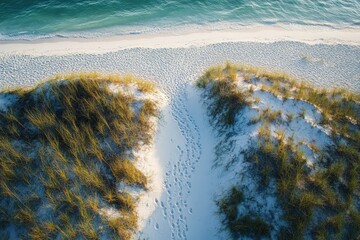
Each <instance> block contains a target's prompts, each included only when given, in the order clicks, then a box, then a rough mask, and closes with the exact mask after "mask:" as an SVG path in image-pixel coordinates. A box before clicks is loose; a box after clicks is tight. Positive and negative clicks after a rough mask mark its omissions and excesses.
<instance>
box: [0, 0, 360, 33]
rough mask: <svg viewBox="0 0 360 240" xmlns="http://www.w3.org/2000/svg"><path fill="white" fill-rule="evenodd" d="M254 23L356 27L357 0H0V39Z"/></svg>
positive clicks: (359, 23) (359, 16)
mask: <svg viewBox="0 0 360 240" xmlns="http://www.w3.org/2000/svg"><path fill="white" fill-rule="evenodd" d="M257 24H260V25H275V24H283V25H288V26H292V25H296V26H297V25H316V26H327V27H331V28H360V0H236V1H235V0H177V1H176V0H86V1H84V0H83V1H76V0H0V39H14V38H15V39H28V38H43V37H52V36H57V37H91V36H96V35H99V36H101V35H120V34H138V33H142V32H146V31H159V30H162V29H173V28H176V27H182V26H204V25H211V26H217V27H219V26H222V25H227V26H234V27H239V26H240V27H241V26H242V27H247V26H252V25H257ZM220 28H221V27H220Z"/></svg>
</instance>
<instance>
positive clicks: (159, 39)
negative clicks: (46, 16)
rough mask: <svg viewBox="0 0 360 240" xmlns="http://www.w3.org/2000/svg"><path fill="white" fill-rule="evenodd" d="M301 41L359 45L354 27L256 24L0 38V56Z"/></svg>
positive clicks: (359, 35) (358, 38)
mask: <svg viewBox="0 0 360 240" xmlns="http://www.w3.org/2000/svg"><path fill="white" fill-rule="evenodd" d="M281 41H287V42H301V43H306V44H309V45H316V44H327V45H335V44H344V45H352V46H360V31H359V30H357V29H331V28H324V27H305V28H298V29H297V28H293V29H285V28H282V27H279V26H259V27H251V28H243V29H223V30H199V29H187V30H184V31H168V30H167V31H163V32H156V33H143V34H130V35H123V36H113V37H100V38H89V39H84V38H61V37H55V38H48V39H36V40H14V41H8V40H5V41H1V40H0V56H4V55H20V54H24V55H33V56H51V55H70V54H79V53H80V54H100V53H108V52H115V51H119V50H125V49H132V48H151V49H159V48H189V47H202V46H207V45H212V44H217V43H238V42H256V43H273V42H281Z"/></svg>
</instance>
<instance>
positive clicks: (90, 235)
mask: <svg viewBox="0 0 360 240" xmlns="http://www.w3.org/2000/svg"><path fill="white" fill-rule="evenodd" d="M158 93H159V92H158V91H157V90H156V88H155V86H154V85H152V84H151V83H149V82H147V81H143V80H139V79H136V78H135V77H132V76H123V77H122V76H117V75H101V74H97V73H80V74H70V75H64V76H56V77H55V78H54V79H50V80H48V81H45V82H43V83H41V84H39V85H37V86H35V87H33V88H15V89H9V90H3V91H2V92H1V93H0V149H1V150H0V179H1V181H0V184H1V185H0V189H1V192H0V195H1V197H0V216H1V219H0V223H1V224H0V235H1V236H2V237H5V238H7V237H8V238H11V239H19V238H23V239H60V238H61V239H77V238H78V239H98V238H101V239H111V238H115V239H119V238H120V239H129V238H130V237H131V236H132V235H133V233H134V232H135V231H136V230H137V212H136V204H137V199H138V197H139V194H140V193H141V192H142V191H146V190H147V186H148V178H147V176H145V175H144V174H143V173H142V172H141V171H140V170H139V169H138V168H137V167H136V165H134V164H135V162H136V157H135V155H134V153H136V152H137V151H139V150H140V149H141V148H142V147H143V146H146V145H149V144H150V143H151V142H152V138H153V133H154V126H155V125H156V121H157V116H158V112H159V109H158V102H157V94H158Z"/></svg>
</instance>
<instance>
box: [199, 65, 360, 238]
mask: <svg viewBox="0 0 360 240" xmlns="http://www.w3.org/2000/svg"><path fill="white" fill-rule="evenodd" d="M196 84H197V86H198V87H199V88H201V89H203V91H202V95H203V97H204V102H205V105H206V106H207V108H208V114H209V117H210V121H211V122H212V124H213V126H214V127H215V128H216V129H217V130H218V133H219V136H220V141H219V143H218V145H217V146H216V154H217V159H216V166H217V167H224V169H225V170H226V171H228V172H231V171H232V172H233V175H234V176H235V177H234V178H233V179H236V180H233V184H232V185H233V186H232V187H230V188H229V190H228V192H227V193H224V195H223V196H222V197H220V198H219V199H218V201H217V204H218V209H219V212H220V214H221V217H222V220H223V224H224V228H226V229H227V230H228V231H229V232H230V233H231V236H232V237H233V238H234V239H238V238H243V237H250V238H262V237H265V238H272V239H304V238H306V239H308V238H310V239H313V238H314V239H315V238H316V239H355V238H356V237H358V236H359V234H360V212H359V210H360V207H359V206H360V188H359V177H360V176H359V174H360V131H359V129H360V102H359V101H360V96H359V95H356V94H354V93H350V92H347V91H345V90H342V89H331V90H326V89H316V88H313V87H312V86H310V85H307V84H305V83H303V82H299V81H296V80H293V79H291V77H289V76H287V75H286V74H284V73H272V72H268V71H265V70H262V69H258V68H255V67H251V66H244V65H235V64H231V63H227V64H226V65H218V66H214V67H211V68H210V69H209V70H207V71H206V72H205V73H204V75H203V76H201V77H200V78H199V79H198V80H197V82H196Z"/></svg>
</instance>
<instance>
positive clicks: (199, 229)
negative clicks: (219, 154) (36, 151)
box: [0, 27, 360, 240]
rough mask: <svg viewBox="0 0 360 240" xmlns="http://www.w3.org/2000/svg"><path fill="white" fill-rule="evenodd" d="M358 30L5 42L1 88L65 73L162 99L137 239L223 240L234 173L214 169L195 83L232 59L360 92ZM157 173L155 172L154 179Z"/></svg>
mask: <svg viewBox="0 0 360 240" xmlns="http://www.w3.org/2000/svg"><path fill="white" fill-rule="evenodd" d="M359 59H360V32H359V31H356V30H336V29H334V30H326V31H325V30H319V31H317V30H316V29H313V30H312V31H305V30H279V29H277V28H276V27H266V28H263V29H256V30H255V29H252V30H251V29H249V30H247V31H245V30H243V31H233V32H231V31H227V32H222V31H207V32H187V33H183V34H179V33H172V34H165V33H164V34H159V35H146V36H142V35H132V36H127V37H125V38H123V37H120V36H119V37H114V38H111V39H93V40H91V39H89V40H77V39H73V40H68V39H59V40H54V39H53V40H41V41H29V42H0V87H12V86H19V85H22V86H24V85H25V86H29V85H33V84H35V83H37V82H38V81H40V80H42V79H46V78H48V77H51V76H53V75H55V74H58V73H69V72H78V71H99V72H106V73H109V72H110V73H121V74H123V73H134V74H136V75H139V76H140V77H143V78H144V79H151V80H152V81H153V82H155V83H156V84H157V86H158V87H159V88H160V90H161V91H162V92H163V93H164V95H165V98H166V102H167V105H166V106H164V108H163V111H162V113H161V115H162V116H161V119H160V122H159V125H158V132H157V135H156V137H155V143H154V147H153V148H152V150H151V151H150V153H145V155H144V156H145V159H144V161H142V164H144V162H146V161H156V162H155V163H154V162H152V163H150V164H151V166H153V167H154V166H155V167H157V170H156V171H153V170H150V172H153V173H154V175H153V176H152V177H155V178H156V179H158V180H159V179H160V180H161V181H160V182H159V181H153V184H154V185H153V188H151V187H150V191H156V193H155V194H149V195H148V196H147V201H146V202H142V203H141V207H140V208H139V211H141V212H142V211H146V212H147V214H140V217H142V219H141V220H142V222H141V223H140V225H141V229H140V233H139V235H138V237H139V238H140V239H160V240H161V239H164V240H165V239H226V233H225V232H222V231H221V224H220V220H219V218H218V215H217V213H216V211H217V209H216V205H215V203H214V200H215V198H216V196H217V195H218V194H220V193H222V192H223V191H224V190H225V189H226V188H227V185H226V184H227V183H230V182H232V181H233V180H234V179H233V178H234V177H236V176H233V175H231V174H230V175H229V174H227V173H226V172H225V173H224V171H223V169H219V168H214V166H213V165H214V159H215V153H214V146H215V144H216V142H217V137H216V135H215V133H214V132H213V131H212V128H211V127H210V124H209V122H208V118H207V116H206V110H205V108H204V107H203V106H202V103H201V99H200V98H201V96H200V93H199V91H198V90H196V89H195V87H194V81H195V80H196V79H197V78H198V77H199V76H200V75H201V74H202V73H203V71H204V69H206V68H208V67H209V66H211V65H213V64H218V63H224V62H225V61H228V60H229V61H232V62H237V63H244V64H251V65H256V66H259V67H264V68H267V69H270V70H277V71H284V72H287V73H289V74H291V75H293V76H295V77H296V78H299V79H304V80H305V81H308V82H310V83H312V84H314V85H315V86H319V87H343V88H346V89H349V90H352V91H354V92H357V93H358V92H359V91H360V60H359ZM150 175H151V173H150Z"/></svg>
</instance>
